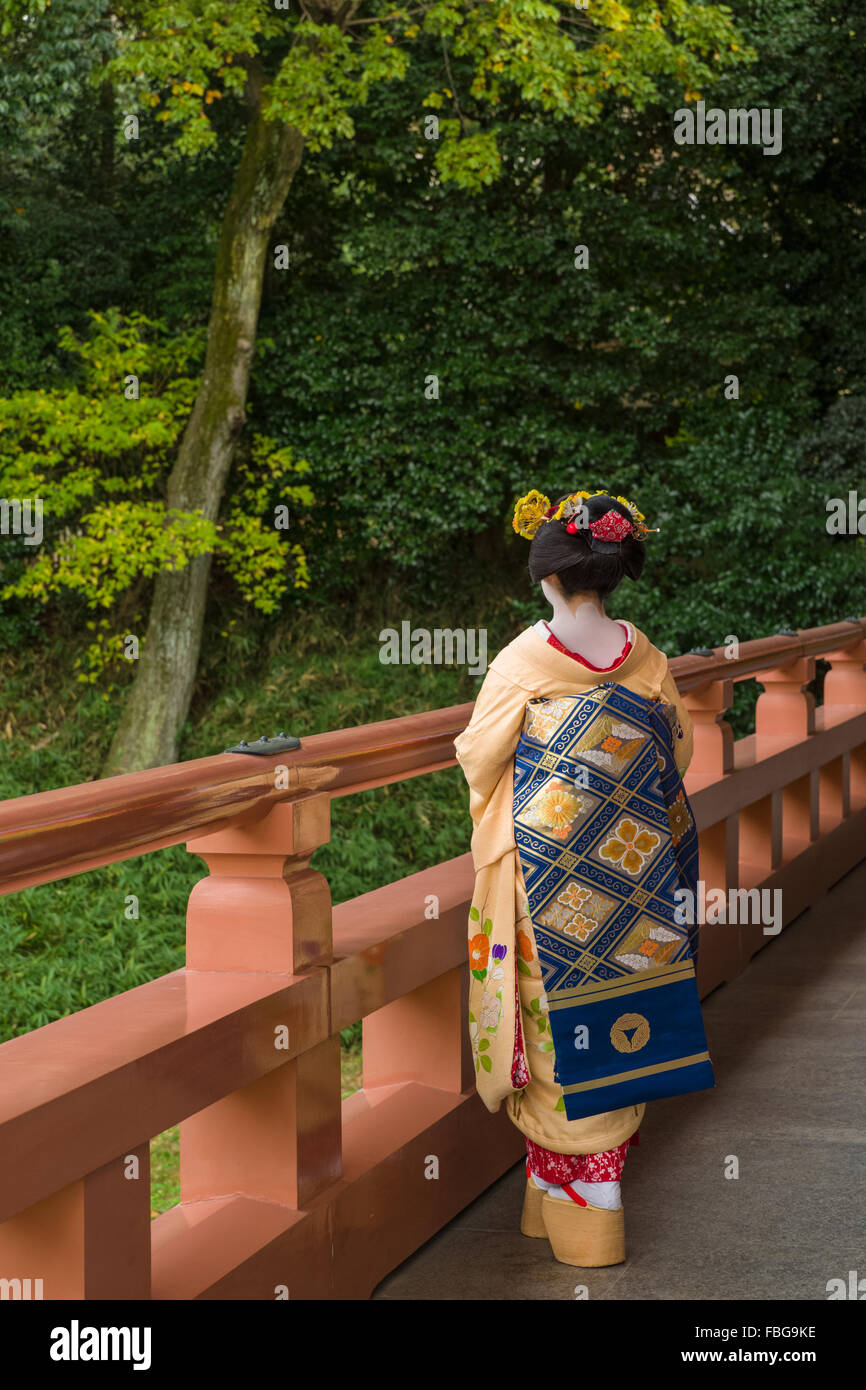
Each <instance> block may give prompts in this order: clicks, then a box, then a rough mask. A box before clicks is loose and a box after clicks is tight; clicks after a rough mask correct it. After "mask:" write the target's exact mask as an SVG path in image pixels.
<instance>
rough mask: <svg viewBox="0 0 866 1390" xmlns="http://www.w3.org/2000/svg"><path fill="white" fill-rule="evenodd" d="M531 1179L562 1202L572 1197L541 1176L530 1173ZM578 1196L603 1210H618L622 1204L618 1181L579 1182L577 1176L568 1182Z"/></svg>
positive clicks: (568, 1200) (549, 1194)
mask: <svg viewBox="0 0 866 1390" xmlns="http://www.w3.org/2000/svg"><path fill="white" fill-rule="evenodd" d="M532 1181H533V1182H534V1183H536V1184H537V1186H538V1187H541V1188H543V1189H544V1191H545V1192H546V1193H547V1194H548V1196H550V1197H556V1198H557V1199H558V1200H560V1201H563V1202H570V1201H571V1200H572V1199H571V1198H570V1197H569V1195H568V1193H567V1192H566V1191H565V1190H564V1189H563V1188H562V1187H555V1186H554V1184H553V1183H549V1182H545V1181H544V1179H543V1178H537V1177H536V1176H535V1174H534V1173H533V1174H532ZM568 1185H569V1187H570V1188H572V1190H573V1191H574V1192H576V1193H577V1195H578V1197H582V1198H583V1200H584V1201H585V1202H589V1204H590V1206H593V1207H602V1208H603V1209H604V1210H605V1211H618V1210H619V1208H620V1207H621V1206H622V1197H621V1196H620V1185H619V1183H618V1182H581V1180H580V1179H579V1178H572V1180H571V1182H570V1183H569V1184H568Z"/></svg>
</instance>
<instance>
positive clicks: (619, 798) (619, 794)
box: [610, 787, 631, 806]
mask: <svg viewBox="0 0 866 1390" xmlns="http://www.w3.org/2000/svg"><path fill="white" fill-rule="evenodd" d="M630 795H631V792H630V791H629V790H628V788H627V787H614V789H613V791H612V792H611V794H610V799H611V801H615V802H616V804H617V806H624V805H625V803H626V802H627V801H628V799H629V797H630Z"/></svg>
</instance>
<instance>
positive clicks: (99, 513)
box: [0, 310, 313, 680]
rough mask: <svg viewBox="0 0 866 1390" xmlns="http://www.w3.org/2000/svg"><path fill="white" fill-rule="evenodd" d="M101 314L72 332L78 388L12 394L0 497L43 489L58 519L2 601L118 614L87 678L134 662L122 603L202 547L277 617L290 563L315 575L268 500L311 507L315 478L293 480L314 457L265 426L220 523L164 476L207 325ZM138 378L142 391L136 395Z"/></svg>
mask: <svg viewBox="0 0 866 1390" xmlns="http://www.w3.org/2000/svg"><path fill="white" fill-rule="evenodd" d="M90 317H91V325H92V326H91V332H90V334H89V335H88V336H87V337H85V338H83V339H78V338H77V337H76V335H75V334H74V333H73V332H72V330H71V329H69V328H66V329H64V330H63V332H62V334H61V337H60V346H61V348H62V349H63V350H64V351H65V352H67V353H68V354H69V355H70V356H71V357H72V358H73V359H75V360H76V361H77V364H78V374H79V378H80V379H79V381H78V383H77V384H76V385H75V386H73V387H71V388H68V389H64V390H60V389H56V390H52V391H45V390H41V389H40V390H24V391H19V392H16V393H15V394H13V395H12V396H9V397H7V398H6V399H0V493H2V495H3V496H4V497H18V498H30V499H33V498H41V499H42V500H43V505H44V509H45V513H46V516H47V522H46V541H45V543H43V544H42V545H41V546H40V547H39V548H38V550H34V551H31V552H30V554H29V555H27V553H26V550H25V549H24V548H21V547H19V550H18V552H17V553H16V555H15V558H14V560H13V562H12V565H11V566H10V568H11V570H12V574H11V577H10V576H8V575H7V574H6V573H5V570H6V567H5V566H2V565H0V576H2V577H3V578H4V579H5V580H6V582H5V584H4V585H3V588H2V589H0V596H2V598H3V599H6V600H8V599H16V598H17V599H24V600H33V601H36V602H37V603H40V604H47V603H49V601H51V600H52V598H53V597H54V596H56V595H59V594H62V593H63V592H71V593H73V594H77V595H80V597H81V598H82V599H83V600H84V602H85V603H86V605H87V607H88V608H89V609H91V610H96V611H100V610H101V611H103V612H110V613H111V615H112V618H113V619H114V618H117V620H118V621H117V622H116V623H115V622H113V621H112V622H109V621H107V620H104V619H103V620H102V621H101V623H100V625H99V640H98V641H96V642H95V643H92V644H91V645H90V646H89V648H88V650H87V652H86V654H85V656H84V658H79V660H78V663H77V664H78V665H79V666H81V667H83V670H82V674H81V677H80V678H81V679H85V680H93V679H96V678H97V677H98V676H99V674H100V673H101V671H102V669H103V667H104V666H105V665H107V664H108V663H109V662H110V661H112V660H113V661H114V662H116V663H119V662H120V661H121V660H122V659H123V650H122V644H123V636H124V633H123V632H121V631H119V630H118V624H119V623H120V622H121V620H122V618H123V617H124V616H125V615H124V602H125V601H126V600H127V599H129V598H130V596H133V599H134V596H136V595H137V594H140V593H141V585H142V583H143V582H144V581H147V580H149V579H152V578H153V576H154V575H156V574H158V573H159V572H160V571H161V570H164V569H178V568H181V567H182V566H184V565H186V564H188V563H189V561H190V560H191V559H192V558H193V557H194V556H196V555H203V554H216V556H217V557H218V558H219V559H221V560H222V561H223V563H224V565H225V568H226V570H227V572H228V573H229V574H230V575H231V576H232V578H233V579H234V580H235V582H236V583H237V585H238V588H239V590H240V592H241V594H242V596H243V598H244V599H245V600H246V601H247V602H249V603H251V604H253V605H254V606H256V607H258V608H260V609H261V611H262V612H266V613H269V612H273V611H274V610H275V609H276V607H277V604H278V600H279V599H280V597H281V595H282V594H283V592H284V590H285V589H286V586H287V561H288V563H289V566H290V571H291V573H292V574H293V582H294V584H295V585H296V586H297V587H304V586H305V585H306V584H307V583H308V570H307V563H306V557H305V555H304V552H303V549H302V547H301V545H300V544H299V543H297V542H295V543H293V544H291V545H289V546H286V545H285V544H284V543H283V541H282V538H281V536H282V533H281V532H280V531H278V530H276V529H275V528H274V523H273V516H271V517H270V518H269V517H268V516H267V511H266V504H267V500H268V498H269V496H271V495H273V494H277V495H279V497H280V500H281V502H282V504H283V505H284V506H286V507H288V506H289V504H292V505H294V504H297V505H301V506H304V507H306V508H309V507H310V506H311V505H312V502H313V494H312V492H311V490H310V488H309V486H308V485H307V484H305V483H295V482H294V478H295V477H296V476H302V475H303V474H305V473H307V472H309V464H308V463H307V462H306V461H305V460H303V459H301V460H298V461H295V458H294V455H293V451H292V450H291V449H290V448H289V447H288V446H283V447H278V446H277V445H276V444H274V442H273V441H272V440H270V439H267V438H265V437H264V436H261V435H255V436H253V438H252V440H251V443H250V449H249V457H248V458H247V459H246V460H244V459H242V461H241V465H240V469H239V477H238V481H237V485H236V488H235V490H234V493H233V495H232V498H231V502H230V505H229V508H228V512H227V515H226V517H225V519H224V521H223V522H222V523H219V522H215V521H212V520H210V519H209V518H208V517H206V516H205V515H204V514H203V513H202V512H200V511H191V512H189V511H183V510H181V509H180V508H177V507H172V506H169V505H168V504H167V502H166V501H165V489H166V479H167V476H168V473H169V471H170V468H171V464H172V460H173V456H174V453H175V450H176V448H177V445H178V442H179V439H180V436H181V434H182V431H183V428H184V425H185V422H186V418H187V416H188V414H189V412H190V410H191V408H192V403H193V401H194V399H195V394H196V391H197V388H198V380H197V377H195V376H190V375H188V371H189V368H190V367H192V366H194V365H195V364H196V361H197V359H198V358H200V356H201V354H202V350H203V333H202V331H201V330H200V329H192V330H189V331H187V332H186V333H182V334H174V335H169V334H168V333H167V330H166V325H165V324H164V323H160V322H152V321H150V320H149V319H147V318H146V316H145V315H143V314H132V315H129V316H126V317H124V316H122V315H121V314H120V313H119V312H118V311H117V310H111V311H109V312H107V313H106V314H100V313H95V312H94V313H92V314H91V316H90ZM132 378H137V380H138V383H139V392H140V394H138V395H137V396H134V397H132V398H130V394H129V392H130V390H131V387H130V386H129V383H130V382H131V380H132ZM126 606H127V607H128V604H127V605H126ZM133 616H138V615H137V613H134V614H133ZM89 626H90V628H91V629H93V628H94V626H95V625H94V624H93V623H90V624H89Z"/></svg>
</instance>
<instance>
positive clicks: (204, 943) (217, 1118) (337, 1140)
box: [180, 792, 341, 1207]
mask: <svg viewBox="0 0 866 1390" xmlns="http://www.w3.org/2000/svg"><path fill="white" fill-rule="evenodd" d="M329 802H330V798H329V796H328V794H327V793H326V792H319V793H316V794H313V795H310V796H304V797H301V798H299V799H296V800H294V801H290V802H280V803H278V804H277V805H276V806H274V807H273V808H272V809H271V810H270V811H269V812H268V814H267V815H266V816H264V817H263V818H261V819H259V820H256V821H253V822H247V823H245V824H244V825H239V826H237V827H234V828H230V829H228V830H222V831H219V832H218V833H216V834H214V835H201V836H198V837H197V838H196V839H194V840H190V841H188V842H187V849H189V850H190V851H191V852H192V853H194V854H199V855H201V857H202V858H203V859H204V860H205V862H206V864H207V865H208V868H209V869H210V876H209V877H208V878H205V879H202V880H200V882H199V883H197V884H196V886H195V888H194V889H193V891H192V894H191V895H190V900H189V908H188V912H187V969H189V970H217V971H247V970H252V971H261V972H266V973H274V974H285V975H294V974H298V973H299V972H301V971H305V970H309V969H315V968H316V967H317V966H321V965H323V964H326V963H327V962H329V961H330V960H331V959H332V955H333V946H332V936H331V895H330V890H329V887H328V883H327V880H326V879H325V878H324V876H323V875H322V874H320V873H318V872H316V871H315V870H314V869H311V868H310V858H311V856H312V854H313V851H314V850H315V849H317V848H318V846H319V845H322V844H325V843H327V841H328V839H329V837H330V809H329ZM326 985H327V982H326V981H323V986H325V987H326ZM285 1028H286V1031H287V1037H282V1038H279V1039H277V1038H269V1039H261V1040H260V1042H261V1045H262V1046H271V1047H275V1046H280V1045H285V1046H286V1047H287V1051H288V1052H289V1054H291V1053H292V1051H294V1040H293V1037H292V1028H293V1020H292V1019H291V1018H287V1019H286V1020H285ZM251 1042H252V1040H251ZM340 1171H341V1108H340V1038H339V1034H335V1035H334V1036H332V1037H329V1038H328V1039H327V1040H326V1041H325V1042H323V1043H321V1044H319V1045H318V1046H317V1047H313V1048H310V1049H308V1050H306V1051H304V1052H302V1053H301V1054H300V1055H299V1056H296V1057H293V1058H290V1060H288V1061H286V1062H285V1063H284V1064H283V1065H282V1066H280V1067H278V1068H277V1069H276V1070H274V1071H271V1072H269V1073H268V1074H267V1075H265V1076H263V1077H261V1078H260V1079H259V1080H258V1081H256V1082H254V1083H253V1084H252V1085H250V1086H247V1087H245V1088H244V1089H243V1090H241V1091H238V1092H236V1093H235V1094H234V1095H230V1096H227V1097H226V1098H225V1099H224V1100H221V1101H218V1102H217V1103H216V1104H215V1105H211V1106H208V1107H207V1109H205V1110H203V1111H200V1112H199V1114H197V1115H193V1116H192V1118H191V1119H189V1120H186V1121H185V1122H184V1123H183V1124H182V1125H181V1157H180V1172H181V1199H182V1201H184V1202H188V1201H200V1200H203V1199H205V1198H209V1197H221V1196H227V1195H229V1194H231V1193H242V1194H244V1195H246V1196H250V1197H258V1198H261V1199H263V1200H265V1201H271V1202H279V1203H281V1204H283V1205H286V1206H290V1207H302V1206H304V1205H305V1204H306V1203H307V1202H308V1201H309V1200H310V1199H311V1198H312V1197H314V1196H315V1195H316V1194H317V1193H318V1192H319V1191H321V1189H322V1188H324V1187H326V1186H328V1184H329V1183H332V1182H334V1181H335V1180H336V1179H337V1178H339V1176H340Z"/></svg>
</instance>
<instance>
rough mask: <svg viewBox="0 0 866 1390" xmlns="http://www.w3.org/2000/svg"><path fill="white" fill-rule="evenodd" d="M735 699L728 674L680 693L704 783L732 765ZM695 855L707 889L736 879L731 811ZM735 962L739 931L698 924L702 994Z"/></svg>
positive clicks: (705, 834)
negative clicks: (731, 720) (731, 718)
mask: <svg viewBox="0 0 866 1390" xmlns="http://www.w3.org/2000/svg"><path fill="white" fill-rule="evenodd" d="M733 699H734V683H733V681H731V680H723V681H712V682H711V683H710V684H709V685H705V686H702V687H701V688H700V689H698V690H689V691H687V692H686V693H685V694H684V695H683V703H684V704H685V706H686V709H687V710H688V712H689V715H690V716H691V720H692V724H693V726H694V739H695V743H694V753H693V755H692V761H691V763H690V764H689V777H690V779H693V780H695V781H697V782H698V783H699V784H700V785H702V786H705V785H707V784H708V783H711V782H716V781H718V780H719V779H720V778H721V777H724V776H725V774H726V773H729V772H732V771H733V767H734V735H733V730H732V729H731V726H730V724H729V723H728V721H727V720H726V719H725V714H726V713H727V711H728V710H729V709H730V707H731V705H732V703H733ZM698 845H699V849H700V861H699V868H698V873H699V875H700V880H701V882H702V883H703V885H704V888H705V891H706V893H707V894H709V893H710V892H712V890H714V889H719V888H720V889H722V891H723V892H724V893H725V895H727V892H728V889H729V888H730V887H731V886H733V885H734V884H736V882H737V873H738V865H739V827H738V824H737V817H736V816H727V817H726V818H725V819H724V820H720V821H717V822H716V823H715V825H708V826H706V828H705V829H703V830H701V831H699V833H698ZM738 968H739V947H738V932H737V929H736V927H731V926H729V925H728V923H727V922H726V921H725V920H722V921H719V922H704V923H702V925H701V928H700V950H699V953H698V985H699V988H700V991H701V993H702V994H707V993H708V992H709V991H710V990H711V989H715V987H716V985H719V984H721V983H722V981H723V980H728V979H731V978H733V976H734V975H736V974H737V971H738Z"/></svg>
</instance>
